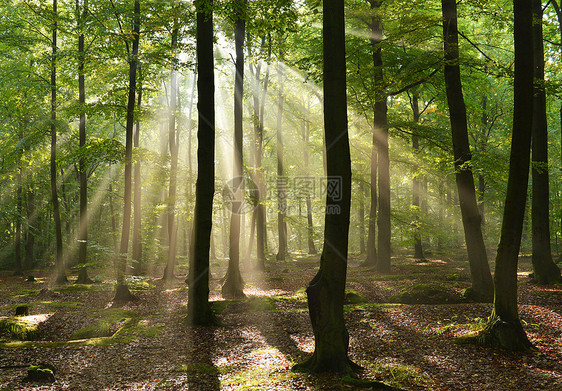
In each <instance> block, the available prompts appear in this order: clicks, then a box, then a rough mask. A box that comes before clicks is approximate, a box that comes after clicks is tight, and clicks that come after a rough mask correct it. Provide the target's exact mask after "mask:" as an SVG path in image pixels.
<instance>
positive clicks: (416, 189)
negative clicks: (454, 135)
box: [412, 93, 425, 259]
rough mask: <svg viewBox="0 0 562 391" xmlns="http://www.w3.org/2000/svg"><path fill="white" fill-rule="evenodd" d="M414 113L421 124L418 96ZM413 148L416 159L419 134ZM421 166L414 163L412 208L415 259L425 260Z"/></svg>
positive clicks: (414, 100)
mask: <svg viewBox="0 0 562 391" xmlns="http://www.w3.org/2000/svg"><path fill="white" fill-rule="evenodd" d="M412 112H413V117H414V122H415V123H418V122H420V107H419V99H418V95H417V94H415V93H414V94H413V96H412ZM412 148H413V149H414V155H415V159H417V155H418V153H419V150H420V139H419V137H418V135H417V134H415V133H414V134H413V135H412ZM418 171H419V166H418V165H417V164H416V163H414V175H413V177H412V206H413V207H414V213H415V214H416V219H415V221H414V258H416V259H424V258H425V257H424V255H423V246H422V241H421V228H420V221H419V214H420V212H421V208H420V206H421V205H420V179H419V175H420V174H419V172H418Z"/></svg>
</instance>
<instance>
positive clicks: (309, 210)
mask: <svg viewBox="0 0 562 391" xmlns="http://www.w3.org/2000/svg"><path fill="white" fill-rule="evenodd" d="M307 104H308V107H307V113H310V99H308V100H307ZM303 130H304V170H305V172H306V174H307V175H309V157H308V147H309V145H308V144H309V142H310V121H308V120H307V121H306V124H305V126H304V127H303ZM306 224H307V225H306V228H307V239H308V254H310V255H316V254H317V253H318V251H317V250H316V246H315V245H314V224H313V221H312V201H311V199H310V193H308V192H307V194H306Z"/></svg>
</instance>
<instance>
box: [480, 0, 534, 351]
mask: <svg viewBox="0 0 562 391" xmlns="http://www.w3.org/2000/svg"><path fill="white" fill-rule="evenodd" d="M513 11H514V29H513V30H514V33H513V35H514V43H515V78H514V83H513V88H514V91H513V93H514V104H513V134H512V139H511V154H510V158H509V177H508V182H507V193H506V198H505V205H504V212H503V221H502V228H501V236H500V243H499V245H498V253H497V255H496V270H495V273H494V288H495V295H494V308H493V310H492V315H491V316H490V318H489V321H488V325H487V328H486V332H485V333H484V334H482V335H481V337H480V338H481V339H482V340H483V341H484V342H486V343H489V344H493V345H498V346H501V347H503V348H506V349H509V350H527V349H529V348H530V347H531V346H532V345H531V342H530V341H529V339H528V338H527V335H526V334H525V331H524V330H523V327H522V326H521V321H520V320H519V314H518V311H517V261H518V256H519V249H520V245H521V232H522V230H523V217H524V214H525V201H526V199H527V182H528V180H529V163H530V162H529V160H530V149H531V134H532V128H533V38H532V24H533V16H532V2H531V1H529V0H514V1H513Z"/></svg>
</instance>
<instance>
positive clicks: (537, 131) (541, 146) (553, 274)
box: [531, 0, 560, 284]
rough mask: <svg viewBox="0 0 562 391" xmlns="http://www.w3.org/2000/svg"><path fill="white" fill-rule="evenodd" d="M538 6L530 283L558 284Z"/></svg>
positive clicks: (536, 2) (537, 8)
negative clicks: (553, 254)
mask: <svg viewBox="0 0 562 391" xmlns="http://www.w3.org/2000/svg"><path fill="white" fill-rule="evenodd" d="M542 17H543V11H542V2H541V0H533V18H534V19H533V20H534V21H535V22H534V23H533V45H534V79H535V89H534V99H533V136H532V164H531V168H532V171H531V172H532V180H533V187H532V198H531V199H532V209H531V225H532V238H533V256H532V261H533V270H534V280H535V281H536V282H537V283H539V284H553V283H556V282H559V281H560V269H559V268H558V266H556V264H555V263H554V261H553V260H552V252H551V248H550V217H549V211H550V207H549V196H550V192H549V184H548V125H547V120H546V93H545V90H544V47H543V34H542Z"/></svg>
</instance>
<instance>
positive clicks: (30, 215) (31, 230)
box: [23, 175, 37, 270]
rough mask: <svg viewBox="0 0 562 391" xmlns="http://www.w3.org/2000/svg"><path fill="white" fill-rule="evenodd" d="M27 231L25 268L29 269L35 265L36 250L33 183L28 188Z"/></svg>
mask: <svg viewBox="0 0 562 391" xmlns="http://www.w3.org/2000/svg"><path fill="white" fill-rule="evenodd" d="M29 178H30V180H31V181H33V179H32V175H30V177H29ZM26 201H27V202H26V209H27V231H26V235H25V261H24V264H23V265H24V269H25V270H29V269H31V268H32V267H33V261H34V250H35V225H36V224H37V222H36V216H35V189H34V186H33V183H31V184H29V187H28V188H27V200H26Z"/></svg>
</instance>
